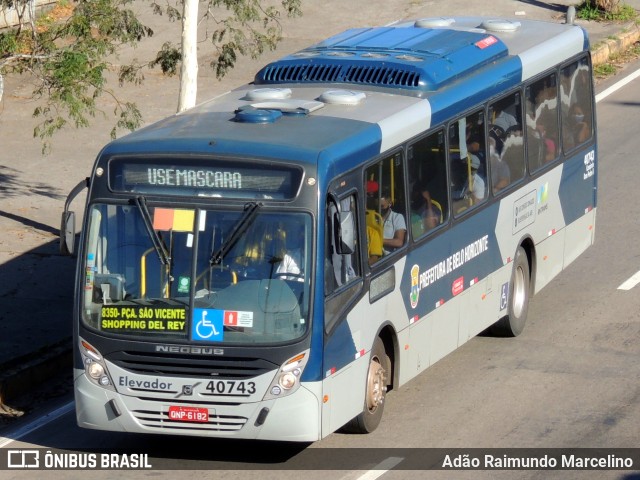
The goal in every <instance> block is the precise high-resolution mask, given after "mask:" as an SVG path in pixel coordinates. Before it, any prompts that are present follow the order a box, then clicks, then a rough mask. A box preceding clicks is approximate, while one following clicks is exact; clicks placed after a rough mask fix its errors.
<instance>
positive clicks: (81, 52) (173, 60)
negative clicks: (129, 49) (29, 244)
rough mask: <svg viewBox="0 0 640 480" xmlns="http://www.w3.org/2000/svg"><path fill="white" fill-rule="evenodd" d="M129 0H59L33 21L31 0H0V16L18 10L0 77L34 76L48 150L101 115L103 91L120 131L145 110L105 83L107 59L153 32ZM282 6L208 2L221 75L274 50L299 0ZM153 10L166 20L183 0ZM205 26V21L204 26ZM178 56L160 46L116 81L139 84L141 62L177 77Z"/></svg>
mask: <svg viewBox="0 0 640 480" xmlns="http://www.w3.org/2000/svg"><path fill="white" fill-rule="evenodd" d="M132 1H133V0H60V1H59V3H58V4H57V6H56V7H55V8H54V9H53V11H52V12H49V13H48V14H44V15H42V16H41V17H40V18H38V19H37V21H36V22H31V20H30V18H29V15H28V0H0V15H2V13H3V12H4V11H5V10H6V9H7V8H9V7H12V8H15V9H16V11H17V12H18V14H19V17H20V23H19V25H17V26H16V27H14V28H10V29H5V30H2V31H0V76H6V75H12V74H18V75H19V74H29V75H30V76H31V79H32V80H34V81H35V82H36V85H35V88H34V91H33V96H34V98H37V99H40V100H41V103H40V106H39V107H37V108H36V109H35V110H34V112H33V115H34V117H35V118H36V119H37V120H38V121H39V122H40V123H39V124H38V125H37V126H36V127H35V128H34V136H36V137H40V138H41V139H42V141H43V145H44V148H43V150H46V149H47V148H48V147H49V145H48V139H49V138H50V137H52V136H53V135H54V134H55V133H56V132H58V131H59V130H61V129H62V128H66V127H69V126H73V127H76V128H80V127H87V126H88V125H89V124H90V120H91V118H93V117H95V116H96V115H97V114H103V115H104V114H105V113H104V112H103V111H102V110H100V108H99V105H100V104H99V103H98V101H99V99H100V98H102V97H103V96H104V95H107V96H109V97H110V98H111V99H112V100H113V101H114V102H115V105H116V106H115V108H114V111H113V115H114V117H115V118H116V119H117V120H116V123H115V126H114V127H113V129H112V131H111V135H112V136H115V134H116V132H117V130H119V129H126V130H134V129H136V128H138V127H139V126H140V124H141V122H142V116H141V113H140V111H139V109H138V108H137V106H136V105H135V104H134V103H129V102H126V101H120V100H119V99H118V97H117V96H116V95H115V93H114V92H113V91H112V90H110V89H109V88H108V86H107V84H106V74H107V72H108V71H109V70H116V69H115V68H114V66H113V65H112V64H111V63H110V61H112V60H113V59H114V58H115V59H117V55H118V52H119V51H120V49H121V48H122V47H124V46H126V45H135V44H136V43H138V42H140V41H141V40H143V39H145V38H147V37H151V36H152V35H153V31H152V30H151V29H150V28H149V27H147V26H145V25H143V24H142V23H141V22H140V20H139V19H138V18H137V16H136V14H135V13H134V11H133V10H132V9H131V8H130V4H131V3H132ZM280 1H281V3H280V6H273V5H272V6H265V5H264V3H265V1H264V0H207V2H206V3H203V4H202V5H206V8H204V9H202V10H203V12H202V17H203V18H201V21H204V22H205V23H206V22H207V21H209V24H210V25H213V26H214V30H213V31H212V32H209V33H208V36H209V38H210V40H211V41H212V42H213V44H214V45H215V47H216V49H217V52H218V55H217V57H216V58H215V59H214V60H213V62H211V66H212V68H213V69H214V70H215V72H216V75H217V77H218V78H221V77H223V76H224V75H225V74H226V73H227V72H228V71H229V69H231V68H233V67H234V66H235V63H236V61H237V60H238V57H239V56H240V55H248V56H250V57H252V58H256V57H257V56H259V55H260V54H262V53H263V52H265V51H266V50H273V49H275V47H276V45H277V43H278V42H279V41H280V40H281V38H282V25H281V23H280V22H281V18H282V15H286V16H289V17H294V16H298V15H301V10H300V5H301V1H302V0H280ZM149 5H150V7H151V8H152V10H153V11H154V12H155V13H157V14H160V15H166V17H167V18H168V20H169V21H176V20H180V19H181V18H182V14H181V7H182V2H181V1H180V0H176V3H175V6H172V5H169V4H166V5H164V6H162V5H160V4H159V3H156V1H155V0H150V3H149ZM201 28H202V27H201ZM181 60H182V53H181V51H180V48H179V47H176V46H173V45H171V44H168V43H167V44H164V45H163V46H162V47H161V49H160V51H159V52H158V53H157V55H156V57H155V59H151V60H150V61H149V62H148V63H147V64H144V63H131V64H125V65H119V67H118V69H117V71H118V80H119V82H120V84H124V83H133V84H140V83H142V81H143V80H144V75H143V74H142V71H143V68H144V67H145V66H151V67H154V66H159V67H160V68H161V69H162V71H163V73H165V74H168V75H174V74H175V73H176V72H177V69H178V66H179V65H180V62H181Z"/></svg>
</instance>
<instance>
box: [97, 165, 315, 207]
mask: <svg viewBox="0 0 640 480" xmlns="http://www.w3.org/2000/svg"><path fill="white" fill-rule="evenodd" d="M302 175H303V172H302V169H300V168H299V167H292V166H285V165H264V164H261V165H260V167H256V166H253V165H252V164H250V163H248V162H247V163H242V162H239V161H237V160H233V161H229V160H220V159H211V158H206V159H205V158H189V159H186V160H185V159H183V158H175V157H171V158H147V157H145V158H142V157H137V158H114V159H112V160H111V161H110V162H109V185H110V188H111V190H112V191H114V192H122V193H143V194H151V195H159V194H162V195H176V196H190V197H193V196H202V197H226V198H254V199H276V200H290V199H293V198H295V196H296V195H297V194H298V191H299V190H300V183H301V181H302Z"/></svg>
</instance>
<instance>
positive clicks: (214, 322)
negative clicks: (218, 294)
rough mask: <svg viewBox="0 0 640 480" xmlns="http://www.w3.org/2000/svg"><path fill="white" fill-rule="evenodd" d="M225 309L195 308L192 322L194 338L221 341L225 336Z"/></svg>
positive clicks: (192, 336) (192, 335)
mask: <svg viewBox="0 0 640 480" xmlns="http://www.w3.org/2000/svg"><path fill="white" fill-rule="evenodd" d="M223 313H224V312H223V311H222V310H214V309H211V308H194V309H193V321H192V322H191V338H192V339H193V340H208V341H221V340H222V336H223Z"/></svg>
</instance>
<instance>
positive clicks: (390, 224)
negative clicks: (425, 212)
mask: <svg viewBox="0 0 640 480" xmlns="http://www.w3.org/2000/svg"><path fill="white" fill-rule="evenodd" d="M392 207H393V202H392V199H391V195H390V192H389V191H387V190H385V191H383V192H382V196H381V197H380V214H381V215H382V221H383V232H384V233H383V241H382V244H383V247H384V253H391V252H393V251H394V250H396V249H398V248H400V247H402V246H403V245H404V240H405V237H406V235H407V223H406V222H405V219H404V215H402V214H401V213H398V212H394V211H393V210H392Z"/></svg>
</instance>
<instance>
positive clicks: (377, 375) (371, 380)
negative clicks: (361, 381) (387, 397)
mask: <svg viewBox="0 0 640 480" xmlns="http://www.w3.org/2000/svg"><path fill="white" fill-rule="evenodd" d="M384 374H385V372H384V368H382V365H381V364H380V359H379V358H378V357H373V358H372V359H371V363H370V364H369V373H368V375H367V408H368V409H369V411H370V412H373V411H375V409H376V408H378V406H379V405H380V404H381V403H382V402H383V401H384V394H385V393H386V391H387V386H386V384H385V381H384Z"/></svg>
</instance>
